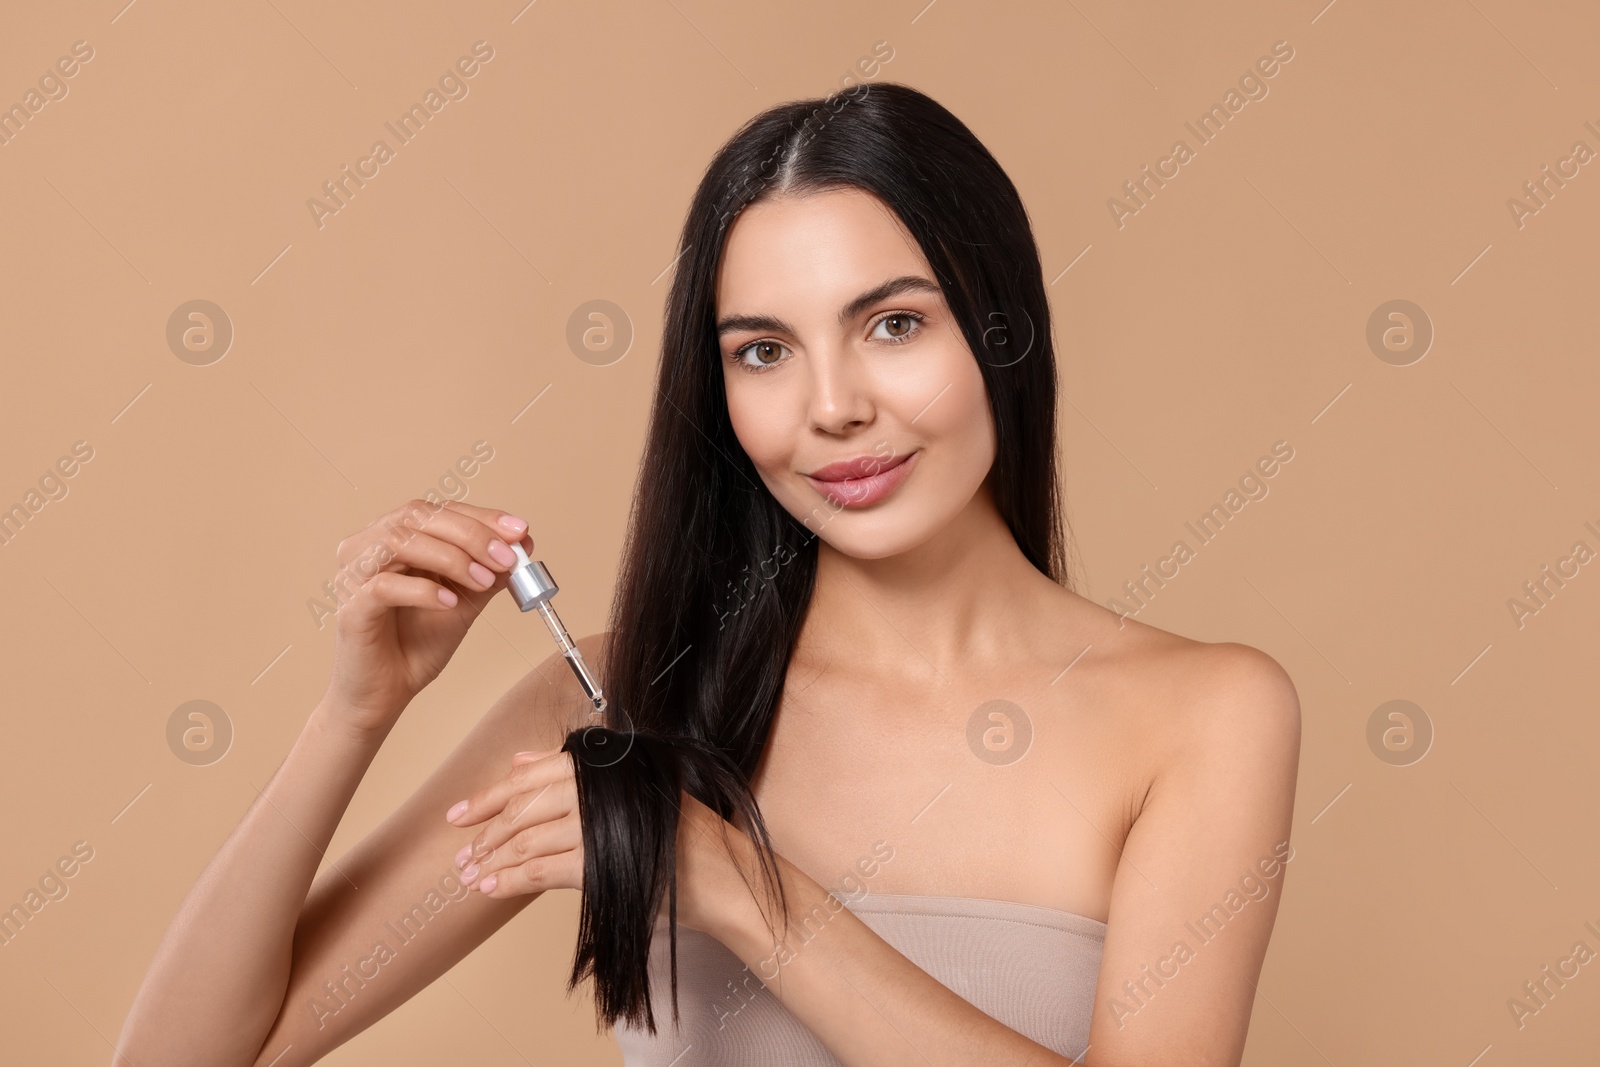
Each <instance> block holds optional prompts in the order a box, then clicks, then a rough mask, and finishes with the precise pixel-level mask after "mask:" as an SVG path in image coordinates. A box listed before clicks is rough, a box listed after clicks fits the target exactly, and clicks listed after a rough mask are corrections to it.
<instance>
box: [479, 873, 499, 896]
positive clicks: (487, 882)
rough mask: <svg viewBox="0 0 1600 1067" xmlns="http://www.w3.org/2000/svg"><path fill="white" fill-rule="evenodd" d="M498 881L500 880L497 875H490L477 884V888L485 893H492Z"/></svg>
mask: <svg viewBox="0 0 1600 1067" xmlns="http://www.w3.org/2000/svg"><path fill="white" fill-rule="evenodd" d="M499 880H500V878H499V876H498V875H493V874H491V875H490V876H489V877H487V878H485V879H484V880H483V881H481V882H479V883H478V888H479V889H481V890H482V891H483V892H485V893H493V892H494V886H495V883H496V882H498V881H499Z"/></svg>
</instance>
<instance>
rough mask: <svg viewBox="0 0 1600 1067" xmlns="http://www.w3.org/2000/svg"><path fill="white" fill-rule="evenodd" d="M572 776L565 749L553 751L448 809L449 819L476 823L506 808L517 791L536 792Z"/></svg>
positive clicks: (453, 822)
mask: <svg viewBox="0 0 1600 1067" xmlns="http://www.w3.org/2000/svg"><path fill="white" fill-rule="evenodd" d="M571 777H572V761H571V760H570V759H569V758H567V754H566V753H565V752H556V753H552V754H551V755H549V756H545V757H543V758H541V759H539V760H535V761H534V762H532V763H526V764H523V765H521V766H518V767H515V768H513V769H512V771H511V773H510V774H508V775H506V777H504V778H502V779H500V780H499V781H497V782H495V783H493V784H492V785H487V786H484V787H483V788H482V789H480V790H478V791H477V792H476V793H473V794H472V795H470V796H469V797H467V799H465V800H462V801H459V802H457V803H456V804H454V805H452V806H451V808H450V810H449V811H447V812H445V816H444V817H445V821H446V822H449V823H452V824H454V825H456V826H476V825H477V824H478V823H481V822H483V821H484V820H485V819H487V818H489V817H490V816H493V815H497V814H499V813H500V812H501V811H502V810H504V808H505V806H506V801H508V800H510V799H511V797H512V796H513V795H514V794H517V793H532V792H537V791H539V790H541V789H543V788H544V787H545V786H547V785H549V784H550V783H551V782H556V781H560V780H561V779H562V778H571Z"/></svg>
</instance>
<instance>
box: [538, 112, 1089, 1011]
mask: <svg viewBox="0 0 1600 1067" xmlns="http://www.w3.org/2000/svg"><path fill="white" fill-rule="evenodd" d="M848 187H853V188H856V189H860V190H864V191H866V192H868V193H871V194H873V195H875V196H876V197H878V198H879V199H881V200H882V201H883V202H884V203H885V204H887V205H888V206H889V207H890V208H891V209H892V210H893V211H894V212H895V213H896V214H897V215H898V216H899V218H900V220H901V221H902V222H903V223H904V225H905V226H906V227H907V229H908V230H909V231H910V232H911V234H912V235H913V236H914V237H915V238H916V241H917V243H918V245H920V247H921V250H922V253H923V255H924V256H925V257H926V259H927V261H928V264H929V266H931V267H932V269H933V273H934V277H935V279H936V280H937V281H938V283H939V285H940V287H941V288H942V289H943V291H944V297H945V302H946V304H947V305H948V307H949V309H950V312H951V314H952V315H953V316H954V319H955V321H956V322H957V323H958V324H959V326H960V328H961V332H962V335H963V336H964V337H965V339H966V341H967V344H968V345H969V347H970V348H971V350H972V352H973V354H974V356H975V357H976V358H977V360H978V363H979V365H980V367H981V368H982V374H983V380H984V384H985V386H986V388H987V392H988V399H989V406H990V410H991V412H992V413H993V417H994V425H995V433H996V447H997V455H996V458H995V462H994V467H993V469H992V470H991V471H990V473H989V476H988V479H989V480H988V484H989V486H990V488H991V491H992V492H993V494H994V499H995V502H996V504H997V505H998V507H999V510H1000V514H1001V515H1003V516H1004V517H1005V521H1006V524H1007V526H1009V528H1010V530H1011V534H1012V536H1013V537H1015V538H1016V542H1017V545H1018V546H1019V547H1020V548H1021V549H1022V552H1023V554H1024V555H1026V556H1027V558H1028V559H1029V560H1030V561H1031V562H1032V563H1033V565H1034V566H1035V567H1037V568H1038V569H1039V570H1040V571H1041V572H1043V573H1044V574H1046V575H1048V576H1049V577H1050V578H1052V579H1053V580H1055V581H1057V582H1059V583H1061V584H1063V585H1066V586H1067V587H1068V588H1071V581H1070V579H1069V578H1068V576H1067V573H1066V557H1065V548H1064V545H1065V538H1064V534H1063V525H1062V522H1061V505H1060V500H1059V495H1058V488H1057V473H1056V448H1055V441H1056V372H1055V353H1054V346H1053V344H1052V336H1051V328H1050V308H1049V303H1048V301H1047V298H1046V294H1045V285H1044V279H1043V275H1042V273H1041V270H1040V265H1039V252H1038V248H1037V247H1036V245H1035V244H1034V239H1033V233H1032V231H1031V229H1030V227H1029V223H1028V216H1027V212H1026V211H1025V210H1024V208H1023V206H1022V200H1021V198H1020V197H1019V196H1018V195H1017V190H1016V188H1015V186H1013V185H1012V183H1011V180H1010V179H1009V178H1008V177H1007V176H1006V174H1005V172H1004V171H1003V170H1002V169H1001V168H1000V165H999V164H998V163H997V162H996V161H995V159H994V157H993V156H991V155H990V154H989V152H988V150H987V149H985V148H984V146H983V145H982V144H981V143H980V142H979V141H978V139H977V138H976V137H974V136H973V135H972V132H971V131H970V130H968V129H967V127H966V126H965V125H963V124H962V122H961V121H960V120H959V119H957V118H956V117H955V116H954V115H952V114H951V113H950V112H949V111H947V110H946V109H945V108H944V107H942V106H941V105H939V104H938V103H936V102H935V101H934V100H932V99H931V98H929V97H928V96H926V95H924V94H923V93H921V92H918V91H917V90H916V89H913V88H911V87H909V86H906V85H901V84H897V83H894V82H883V83H878V84H870V83H867V84H862V85H858V86H856V87H854V88H853V89H850V90H845V91H840V92H837V93H833V94H830V95H829V96H827V97H824V98H816V99H809V100H800V101H795V102H791V103H785V104H780V105H778V106H776V107H773V108H770V109H769V110H767V111H764V112H762V113H761V114H759V115H757V116H756V117H755V118H753V119H751V120H750V121H749V122H747V123H746V124H745V125H744V126H743V127H742V128H741V129H740V130H739V131H738V132H737V133H736V134H734V135H733V137H732V138H730V139H729V140H728V141H727V143H726V144H724V145H723V146H722V148H721V149H720V150H719V151H718V152H717V154H716V157H715V158H714V159H713V160H712V161H711V165H710V167H709V168H708V169H707V171H706V173H705V176H704V178H703V179H702V180H701V182H700V185H699V188H698V189H696V191H695V194H694V199H693V201H692V202H691V203H690V205H689V211H688V216H687V218H686V219H685V220H684V225H683V232H682V235H681V236H680V238H679V244H678V248H679V258H678V260H677V268H676V274H675V276H674V277H673V281H672V288H671V292H670V294H669V295H668V297H667V307H666V328H665V335H664V337H663V338H662V344H661V352H662V355H661V364H660V370H659V375H658V378H657V388H656V395H655V402H654V406H653V407H652V409H651V413H650V426H649V432H648V436H647V439H646V442H645V447H644V458H643V462H642V463H641V467H640V477H639V480H638V484H637V487H636V491H635V495H634V499H633V508H632V513H631V515H630V519H629V528H628V536H627V541H626V545H625V548H624V551H623V556H622V563H621V568H620V573H619V575H618V586H617V593H616V597H615V600H614V601H613V603H612V609H611V618H610V622H609V636H608V637H607V641H606V646H605V650H604V656H603V660H604V663H605V668H604V677H603V679H602V685H603V687H604V691H605V693H606V695H607V697H608V699H609V701H610V703H609V706H608V709H607V713H606V719H605V722H604V725H603V726H599V727H594V728H590V729H585V730H577V731H574V732H573V733H571V734H570V735H569V736H568V737H567V741H566V745H565V746H564V748H565V750H566V751H570V752H572V753H573V754H574V763H575V765H576V766H577V780H578V795H579V805H580V816H581V818H582V821H583V844H584V853H585V861H584V886H583V901H582V908H581V915H580V919H579V933H578V944H577V950H576V954H575V959H574V963H573V970H572V976H571V979H570V981H569V983H568V987H567V988H568V991H569V992H570V991H571V990H572V989H573V988H575V987H576V985H577V983H578V982H579V981H580V980H581V979H582V978H584V977H585V976H587V975H591V974H592V975H593V977H594V983H595V1005H596V1012H597V1015H598V1016H599V1020H600V1023H601V1024H602V1025H604V1026H608V1027H609V1026H613V1025H615V1023H616V1022H617V1020H618V1019H625V1020H627V1021H628V1022H630V1023H633V1024H638V1023H640V1022H642V1023H643V1024H644V1025H645V1026H646V1027H647V1028H648V1029H649V1031H650V1032H651V1033H654V1032H655V1030H656V1026H655V1017H654V1013H653V1012H652V1010H651V1005H650V987H649V977H648V973H647V970H648V962H649V950H650V942H651V936H652V933H653V927H654V922H655V918H656V916H657V914H658V911H659V909H660V906H661V902H662V899H663V895H665V896H666V899H667V904H668V911H667V916H668V921H669V926H668V929H669V931H671V935H670V936H671V938H672V940H671V961H672V970H671V982H672V1012H673V1021H674V1025H676V1023H677V1019H678V1004H677V939H676V930H675V923H676V917H677V892H676V880H675V870H676V851H675V844H676V831H677V826H678V801H679V793H680V790H682V791H685V792H687V793H688V794H690V795H691V796H693V797H695V798H696V799H698V800H699V801H701V802H702V803H704V804H705V805H706V806H707V807H709V808H711V809H712V810H713V811H716V812H717V813H718V814H720V815H721V816H722V817H723V818H724V819H727V820H730V821H733V822H734V824H735V825H736V826H738V827H740V828H741V829H743V830H745V831H746V832H748V833H749V834H750V836H751V839H752V840H753V841H754V842H755V843H756V845H757V852H758V855H759V856H760V859H761V864H760V866H761V875H762V877H763V878H764V879H765V881H766V894H765V896H764V898H763V899H764V900H765V901H766V903H767V905H768V906H769V907H770V908H775V909H776V912H775V913H776V915H777V916H779V917H780V918H779V923H780V925H781V926H782V927H783V933H784V934H787V919H786V916H787V915H788V911H787V901H786V899H785V897H784V893H783V887H782V885H781V884H778V885H776V894H775V896H774V884H775V883H776V882H777V881H778V880H777V879H776V877H775V875H776V871H777V867H776V861H775V859H774V856H773V851H772V847H771V842H770V839H769V838H768V835H767V831H766V827H765V824H764V823H763V821H762V819H761V815H760V811H759V810H758V808H757V806H756V803H755V799H754V796H753V795H752V794H751V791H750V787H749V783H750V781H751V778H752V776H753V775H754V773H755V770H756V765H757V763H758V761H759V759H760V757H761V752H762V748H763V746H764V745H765V743H766V739H767V732H768V730H769V728H770V727H771V724H772V720H773V717H774V715H775V714H776V712H777V708H778V700H779V697H780V696H781V694H782V691H783V684H784V676H785V673H786V672H787V669H788V663H789V657H790V655H791V653H792V651H793V649H794V645H795V641H796V639H797V637H798V635H799V633H800V627H801V623H802V622H803V620H804V618H805V614H806V610H807V607H808V605H809V603H810V599H811V591H812V586H813V582H814V581H815V578H816V564H817V555H816V553H817V544H816V538H817V534H816V533H815V532H814V531H812V530H811V529H810V528H809V527H808V526H807V525H806V524H805V523H804V522H802V521H800V520H797V519H796V518H794V517H793V516H791V515H790V514H789V513H788V512H787V511H785V510H784V508H783V507H782V506H781V505H780V504H779V503H778V502H777V501H776V500H775V499H774V498H773V496H772V494H771V493H770V492H768V491H767V489H766V487H765V486H764V485H763V484H762V482H761V479H760V477H759V476H758V475H757V473H756V470H755V468H754V467H753V466H752V464H751V462H750V458H749V457H748V456H747V455H746V454H745V452H744V449H743V448H742V447H741V446H740V444H739V440H738V438H737V437H736V436H735V434H734V431H733V426H732V424H731V422H730V421H729V417H728V408H727V398H726V396H725V394H724V391H723V382H722V370H721V363H720V349H719V344H718V338H717V333H716V325H715V317H716V299H715V298H716V273H717V265H718V262H719V260H720V258H721V255H722V250H723V246H724V243H725V241H726V238H727V234H728V230H729V227H730V226H731V224H732V222H733V221H734V220H735V219H736V218H737V216H738V213H739V212H740V211H742V210H743V209H744V208H745V207H747V206H749V205H750V204H752V203H755V202H757V201H759V200H761V199H763V198H765V197H771V196H775V195H779V194H787V193H796V194H799V193H806V192H811V191H818V190H824V189H830V188H848ZM746 877H747V879H748V877H749V876H748V874H747V876H746ZM766 914H767V915H769V916H770V915H773V914H774V911H773V910H769V911H767V912H766Z"/></svg>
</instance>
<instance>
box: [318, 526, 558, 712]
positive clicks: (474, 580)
mask: <svg viewBox="0 0 1600 1067" xmlns="http://www.w3.org/2000/svg"><path fill="white" fill-rule="evenodd" d="M527 530H528V524H527V522H526V521H524V520H523V519H519V518H517V517H516V516H514V515H509V514H507V513H506V512H504V511H497V510H495V509H493V508H480V507H477V506H475V505H472V504H463V503H460V502H459V501H454V500H448V501H445V502H443V504H442V505H436V504H433V503H431V502H429V501H426V500H410V501H407V502H406V503H405V504H402V505H401V506H400V507H398V508H395V509H394V510H393V511H391V512H389V513H388V514H387V515H383V516H380V517H379V518H378V519H377V520H376V521H374V522H373V523H372V524H371V525H370V526H368V527H367V528H366V529H364V530H362V531H361V532H359V533H355V534H351V535H350V536H349V537H346V538H345V539H344V540H343V541H340V542H339V547H338V549H337V550H336V553H335V555H336V558H337V559H338V561H339V577H338V579H337V580H336V581H335V582H334V586H335V588H336V589H337V590H338V591H339V593H338V599H339V602H340V606H339V609H338V612H337V613H336V615H335V621H336V627H335V631H334V641H333V677H332V678H331V679H330V681H329V682H328V689H327V692H326V693H325V694H324V696H323V701H324V703H326V704H329V705H331V707H332V709H333V713H334V714H336V715H338V716H339V717H340V718H342V719H344V720H346V722H347V724H348V725H350V726H352V727H354V728H355V729H357V730H360V731H373V732H381V731H387V730H388V728H389V727H391V726H393V725H394V721H395V720H396V719H397V718H398V717H399V715H400V713H401V712H402V711H403V710H405V707H406V705H407V704H409V703H410V702H411V699H412V698H413V697H414V696H416V695H417V694H418V693H419V692H421V691H422V689H423V687H424V686H426V685H427V684H428V683H429V682H431V681H433V680H434V679H435V678H437V677H438V676H439V672H440V671H442V670H444V665H445V664H446V663H447V662H449V660H450V657H451V656H452V655H453V654H454V653H455V650H456V647H457V646H458V645H460V644H461V639H462V638H463V637H465V636H466V633H467V629H468V627H470V626H471V625H472V622H473V620H474V619H476V618H477V617H478V613H479V612H480V611H482V610H483V608H484V606H485V605H486V604H488V603H489V600H490V599H491V598H492V597H493V596H494V595H495V594H496V593H497V592H499V591H500V590H501V589H503V588H504V587H505V584H506V574H507V572H508V571H510V570H511V567H512V566H513V565H514V564H515V562H516V556H515V555H513V553H512V551H511V548H510V544H512V543H516V542H519V541H520V542H521V543H522V546H523V547H524V548H525V549H529V550H531V549H532V548H533V540H532V539H531V538H529V537H528V536H527Z"/></svg>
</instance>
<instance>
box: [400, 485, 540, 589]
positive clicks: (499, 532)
mask: <svg viewBox="0 0 1600 1067" xmlns="http://www.w3.org/2000/svg"><path fill="white" fill-rule="evenodd" d="M415 503H416V502H413V504H412V505H409V506H407V507H406V508H405V509H402V511H401V514H400V516H399V520H398V521H397V522H393V521H391V522H388V523H386V524H385V530H386V532H387V533H388V534H389V536H390V537H392V538H393V539H394V541H395V542H396V543H398V542H400V541H402V540H409V538H410V537H411V531H413V530H415V531H420V532H423V533H427V534H429V535H430V536H432V537H435V538H437V539H438V540H440V541H446V542H449V543H451V544H454V545H456V546H457V547H458V548H460V549H461V550H462V551H464V552H466V553H468V554H469V555H471V556H472V558H473V559H474V560H476V561H477V562H478V563H479V564H480V565H482V566H484V567H486V568H488V569H490V570H492V571H496V572H502V571H508V570H510V569H511V568H512V567H513V566H514V565H515V564H516V560H517V557H516V554H515V553H514V552H512V551H511V549H510V547H509V543H510V542H514V541H519V540H521V539H523V538H524V537H525V536H526V534H527V526H526V524H525V522H523V520H520V519H519V520H517V521H518V522H519V523H523V525H522V529H521V530H520V531H514V530H512V529H509V528H507V527H505V526H503V525H500V524H499V523H498V522H496V521H495V520H494V518H492V517H488V516H489V515H499V514H503V513H486V512H485V509H483V508H477V507H471V508H470V509H469V506H468V505H465V504H461V503H458V502H457V501H453V500H450V501H445V503H444V504H443V505H442V506H438V507H435V506H433V505H431V504H428V503H427V502H426V501H423V502H422V504H423V507H422V508H421V509H419V508H417V507H415V506H414V505H415ZM479 513H485V514H483V515H480V514H479ZM486 517H488V521H485V518H486Z"/></svg>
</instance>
